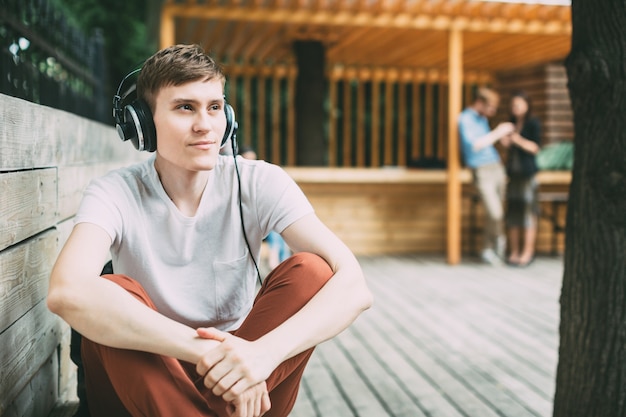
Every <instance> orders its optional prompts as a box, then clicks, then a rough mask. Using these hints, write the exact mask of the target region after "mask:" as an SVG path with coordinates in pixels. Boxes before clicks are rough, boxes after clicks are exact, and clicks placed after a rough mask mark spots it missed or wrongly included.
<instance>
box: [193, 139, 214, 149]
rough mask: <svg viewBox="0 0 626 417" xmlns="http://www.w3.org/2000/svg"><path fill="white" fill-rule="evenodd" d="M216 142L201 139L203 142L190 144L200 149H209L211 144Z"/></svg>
mask: <svg viewBox="0 0 626 417" xmlns="http://www.w3.org/2000/svg"><path fill="white" fill-rule="evenodd" d="M215 143H216V142H214V141H208V140H207V141H201V142H194V143H192V144H190V145H189V146H191V147H193V148H198V149H209V148H210V147H211V146H213V145H215Z"/></svg>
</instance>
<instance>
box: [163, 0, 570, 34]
mask: <svg viewBox="0 0 626 417" xmlns="http://www.w3.org/2000/svg"><path fill="white" fill-rule="evenodd" d="M372 7H375V6H372ZM555 7H558V6H555ZM163 13H164V14H167V15H169V16H172V17H174V16H176V17H201V18H203V19H224V20H229V21H244V22H255V21H261V22H268V23H274V24H276V23H280V24H292V25H308V26H310V25H322V26H328V27H337V26H341V27H370V28H396V29H422V30H442V31H446V30H449V29H450V28H451V27H453V26H454V27H457V28H459V29H463V30H465V31H475V32H496V33H534V34H539V33H549V34H557V33H562V34H570V33H571V23H570V21H569V20H567V19H566V20H550V21H546V20H537V21H523V22H525V24H523V25H522V26H517V25H516V26H510V25H508V20H507V19H499V18H498V19H497V18H494V17H492V16H485V17H483V16H480V17H476V18H469V17H459V18H456V17H454V16H446V15H438V16H437V15H433V14H429V13H415V14H409V13H391V12H385V11H382V12H380V13H376V12H374V11H372V10H363V11H361V12H358V13H354V12H350V11H345V10H342V11H334V10H333V11H329V10H310V9H308V8H307V6H306V5H301V6H300V7H299V8H297V9H296V10H293V9H291V10H290V9H288V8H263V7H258V8H251V7H241V6H232V5H229V6H216V5H215V4H212V3H210V4H209V6H208V7H207V5H204V4H195V5H191V6H189V5H186V4H177V3H168V4H165V5H164V6H163ZM554 15H555V16H563V15H562V14H558V13H554ZM566 16H567V15H566ZM566 16H565V17H566ZM162 21H163V20H162ZM548 23H549V24H548Z"/></svg>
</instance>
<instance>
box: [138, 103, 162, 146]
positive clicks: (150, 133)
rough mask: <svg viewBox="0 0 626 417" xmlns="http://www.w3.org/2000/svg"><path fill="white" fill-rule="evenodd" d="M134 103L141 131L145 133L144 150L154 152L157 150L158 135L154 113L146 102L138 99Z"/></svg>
mask: <svg viewBox="0 0 626 417" xmlns="http://www.w3.org/2000/svg"><path fill="white" fill-rule="evenodd" d="M133 103H134V104H135V108H136V111H137V116H138V118H139V124H140V125H141V131H142V132H143V140H144V144H143V149H142V150H144V151H148V152H154V151H156V148H157V135H156V127H155V126H154V118H153V117H152V111H151V110H150V107H149V106H148V103H146V102H145V101H144V100H141V99H137V100H135V101H134V102H133Z"/></svg>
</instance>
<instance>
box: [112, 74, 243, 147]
mask: <svg viewBox="0 0 626 417" xmlns="http://www.w3.org/2000/svg"><path fill="white" fill-rule="evenodd" d="M139 71H141V68H138V69H136V70H134V71H131V72H130V73H128V74H127V75H126V76H125V77H124V78H123V79H122V82H120V85H119V86H118V87H117V92H116V93H115V96H113V118H114V119H115V129H116V130H117V134H118V135H119V136H120V139H122V140H123V141H127V140H129V139H130V141H131V142H132V143H133V146H135V149H137V150H139V151H148V152H154V151H156V148H157V135H156V128H155V127H154V120H153V118H152V112H151V111H150V107H148V103H146V102H145V101H144V100H142V99H140V98H139V97H137V83H136V82H134V83H132V85H130V86H128V88H126V90H123V88H124V84H125V83H126V80H127V79H128V78H130V77H131V76H133V75H135V74H137V73H138V72H139ZM129 101H130V103H129ZM126 103H128V104H126ZM224 113H225V115H226V130H225V131H224V136H223V137H222V142H221V143H220V148H221V147H222V146H224V145H225V144H226V142H227V141H228V139H231V144H232V148H233V155H237V121H236V120H235V110H233V108H232V107H231V105H230V104H228V103H226V102H224Z"/></svg>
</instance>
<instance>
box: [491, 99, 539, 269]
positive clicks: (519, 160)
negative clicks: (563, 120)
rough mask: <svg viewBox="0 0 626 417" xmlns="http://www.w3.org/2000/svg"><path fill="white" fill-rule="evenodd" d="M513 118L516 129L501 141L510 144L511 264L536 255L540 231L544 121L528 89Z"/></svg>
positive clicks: (514, 101)
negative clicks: (532, 108)
mask: <svg viewBox="0 0 626 417" xmlns="http://www.w3.org/2000/svg"><path fill="white" fill-rule="evenodd" d="M511 122H512V123H514V124H515V132H513V133H511V134H510V135H509V136H508V137H507V138H505V139H503V140H502V141H501V143H502V144H503V145H504V146H505V147H507V148H508V159H507V165H506V170H507V175H508V177H509V183H508V185H507V192H506V203H507V213H506V225H507V230H508V238H509V248H510V251H509V257H508V259H507V261H508V263H509V265H514V266H522V267H524V266H527V265H529V264H530V263H531V262H532V261H533V259H534V256H535V238H536V235H537V217H538V214H539V204H538V202H537V181H536V180H535V174H536V173H537V163H536V161H535V155H536V154H537V153H538V152H539V145H540V133H541V125H540V123H539V120H538V119H537V118H536V117H533V116H532V115H531V112H530V100H529V98H528V96H527V95H526V94H525V93H524V92H517V93H515V94H514V95H513V97H512V99H511Z"/></svg>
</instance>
